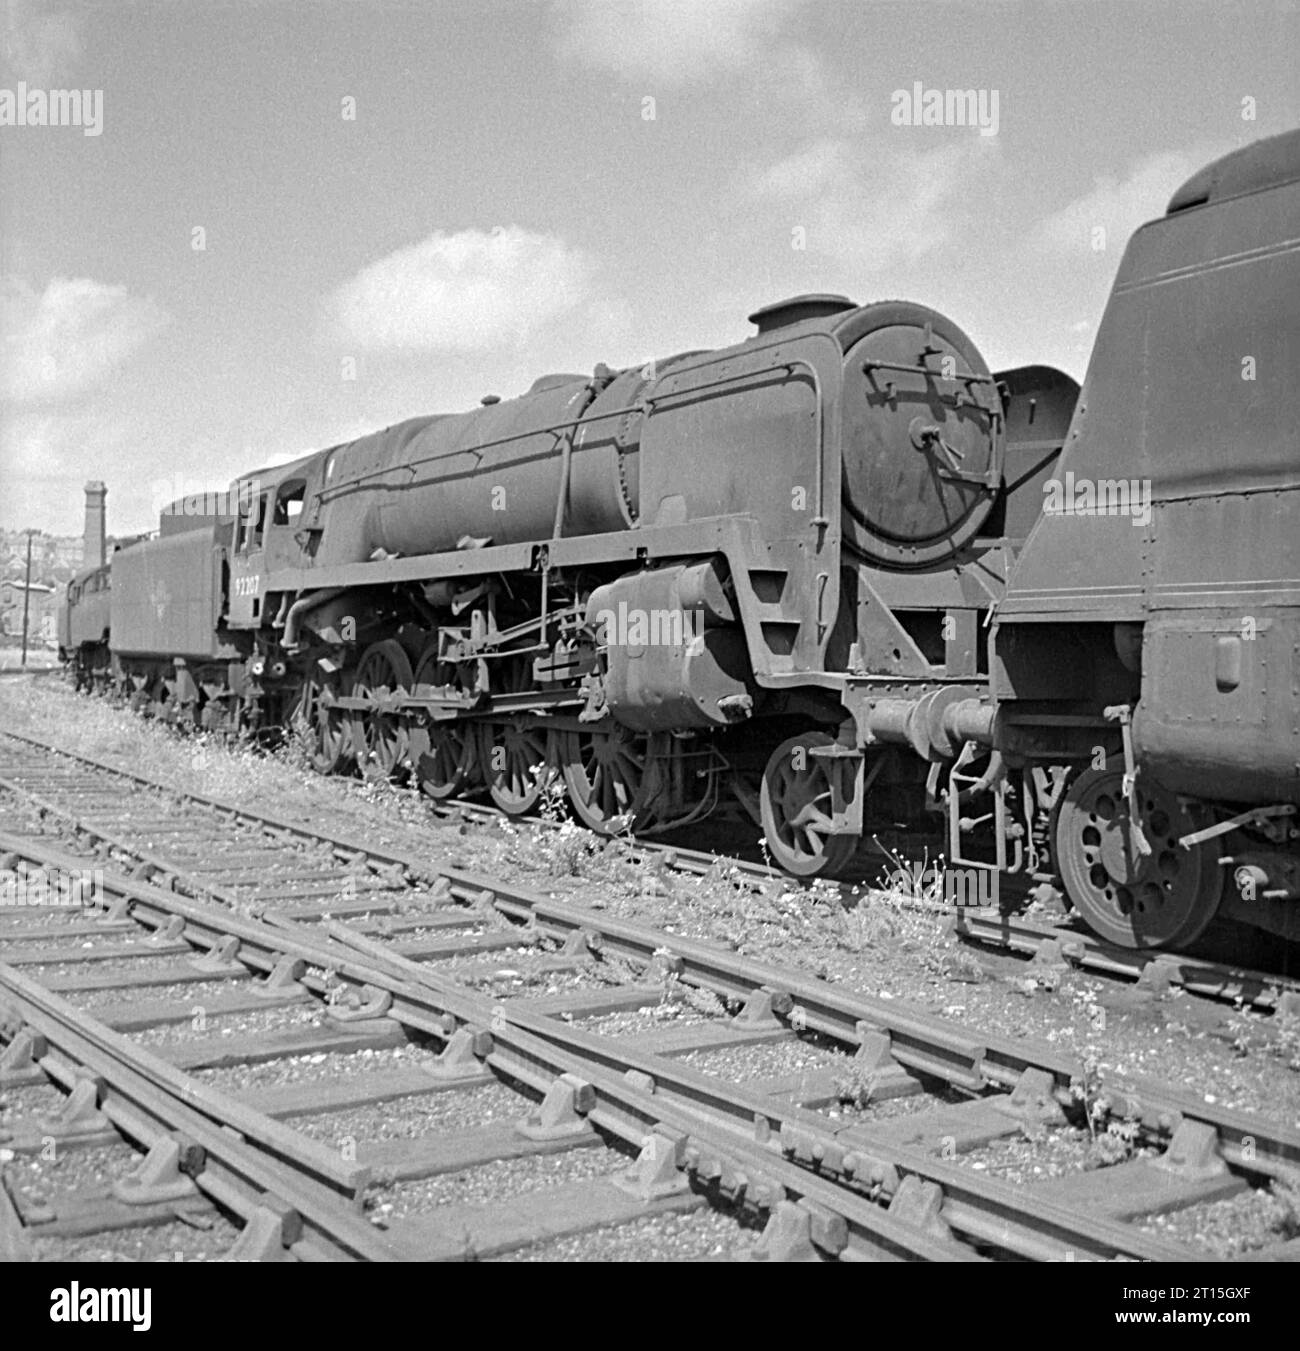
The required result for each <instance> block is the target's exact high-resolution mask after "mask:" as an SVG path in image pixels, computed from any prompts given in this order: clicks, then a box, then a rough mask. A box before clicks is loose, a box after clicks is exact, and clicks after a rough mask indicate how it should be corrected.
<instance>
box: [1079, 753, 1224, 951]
mask: <svg viewBox="0 0 1300 1351" xmlns="http://www.w3.org/2000/svg"><path fill="white" fill-rule="evenodd" d="M1137 796H1138V805H1139V809H1140V811H1141V813H1142V816H1141V820H1140V822H1139V825H1140V826H1141V829H1142V833H1143V835H1145V837H1146V840H1147V843H1148V844H1149V845H1150V846H1151V852H1150V853H1149V854H1142V853H1140V852H1139V851H1138V849H1137V847H1136V845H1135V843H1134V839H1133V833H1132V831H1131V830H1130V829H1129V805H1128V801H1127V799H1126V798H1125V796H1124V768H1123V764H1122V762H1120V761H1117V760H1111V761H1109V762H1107V764H1106V766H1105V768H1103V769H1088V770H1085V771H1084V772H1083V773H1081V774H1080V775H1079V776H1078V777H1077V778H1075V779H1074V781H1073V782H1072V783H1071V784H1070V786H1069V787H1068V788H1067V789H1066V792H1065V797H1064V798H1063V799H1062V801H1061V806H1060V810H1059V811H1058V813H1057V817H1056V837H1055V840H1054V844H1055V850H1056V864H1057V867H1058V868H1059V869H1060V872H1061V878H1062V880H1063V881H1064V883H1065V889H1066V892H1067V893H1068V894H1069V897H1070V900H1071V901H1072V902H1073V903H1074V906H1075V908H1076V909H1077V910H1078V911H1079V914H1080V916H1081V917H1082V918H1083V920H1084V921H1085V922H1086V923H1087V924H1088V926H1089V927H1090V928H1092V929H1094V930H1095V931H1096V932H1097V933H1099V934H1100V935H1101V936H1102V937H1103V938H1106V939H1109V941H1110V942H1112V943H1117V944H1119V945H1120V946H1121V947H1126V948H1172V949H1180V948H1186V947H1188V946H1190V945H1191V944H1192V943H1194V942H1195V941H1196V940H1197V939H1198V938H1199V937H1200V936H1201V934H1203V933H1204V932H1205V929H1206V927H1207V926H1208V925H1209V923H1210V921H1211V920H1212V919H1213V918H1214V914H1215V911H1216V910H1217V909H1218V908H1219V898H1220V895H1221V894H1222V891H1223V880H1224V871H1223V869H1222V868H1220V867H1219V862H1218V860H1219V851H1218V847H1217V844H1216V842H1215V841H1213V840H1210V841H1208V842H1207V843H1205V844H1202V845H1198V846H1196V847H1195V848H1192V849H1184V848H1183V847H1182V846H1181V845H1180V844H1179V843H1178V840H1179V837H1180V836H1182V835H1186V834H1189V833H1190V832H1191V831H1194V830H1197V829H1198V828H1200V827H1201V826H1202V825H1204V824H1205V823H1204V821H1203V820H1201V819H1200V817H1199V816H1197V815H1193V814H1192V813H1191V812H1189V811H1188V809H1187V808H1186V807H1185V806H1184V805H1183V804H1182V803H1180V802H1179V800H1178V798H1177V797H1176V796H1175V795H1174V794H1173V793H1171V792H1169V791H1167V790H1166V789H1164V788H1162V787H1161V786H1160V785H1159V784H1157V783H1154V782H1153V781H1151V780H1149V779H1148V780H1147V781H1145V782H1144V781H1143V778H1142V776H1141V775H1140V774H1139V776H1138V781H1137Z"/></svg>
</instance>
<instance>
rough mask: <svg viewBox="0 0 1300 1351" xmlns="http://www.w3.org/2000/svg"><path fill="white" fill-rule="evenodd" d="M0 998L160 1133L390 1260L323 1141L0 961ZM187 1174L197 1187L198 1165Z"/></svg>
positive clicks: (339, 1238) (355, 1186)
mask: <svg viewBox="0 0 1300 1351" xmlns="http://www.w3.org/2000/svg"><path fill="white" fill-rule="evenodd" d="M0 999H2V1000H3V1002H4V1004H6V1005H8V1006H9V1007H10V1009H12V1010H13V1012H12V1013H11V1014H10V1015H9V1017H8V1020H7V1021H8V1025H9V1027H10V1029H13V1027H14V1023H15V1016H16V1018H17V1020H19V1021H21V1023H22V1024H23V1025H25V1026H27V1027H31V1028H32V1029H33V1030H35V1031H36V1032H37V1033H39V1034H40V1035H41V1036H42V1037H43V1038H44V1039H45V1040H46V1042H47V1043H48V1044H49V1045H51V1046H55V1047H57V1048H59V1049H60V1050H61V1051H62V1052H63V1053H64V1054H65V1055H66V1056H67V1057H68V1058H69V1059H71V1060H72V1061H73V1062H74V1063H75V1064H76V1065H79V1066H82V1067H83V1068H84V1069H85V1070H87V1071H89V1073H90V1074H91V1075H92V1076H94V1077H95V1078H98V1079H100V1080H102V1081H103V1083H104V1084H105V1085H109V1086H111V1087H112V1089H113V1091H114V1092H116V1093H117V1094H120V1095H121V1096H122V1097H123V1098H124V1099H126V1100H127V1101H128V1102H130V1103H133V1104H135V1105H136V1106H137V1107H138V1108H140V1109H142V1110H143V1111H145V1112H146V1113H148V1114H149V1115H151V1116H153V1117H154V1118H155V1119H158V1120H160V1121H164V1122H166V1124H167V1129H168V1131H169V1132H171V1133H174V1134H176V1135H178V1136H183V1137H185V1138H187V1139H188V1140H191V1141H193V1142H194V1143H195V1144H197V1145H199V1146H200V1147H201V1148H202V1149H203V1150H204V1152H205V1155H206V1156H207V1157H209V1158H212V1159H216V1160H219V1161H220V1162H221V1163H222V1164H223V1165H224V1167H225V1169H226V1170H227V1171H228V1172H229V1174H230V1175H231V1176H232V1177H234V1178H235V1179H238V1180H239V1181H240V1182H242V1183H243V1184H244V1185H245V1186H246V1187H248V1188H252V1189H253V1190H254V1191H255V1192H260V1193H264V1194H266V1195H270V1196H276V1197H279V1198H281V1199H282V1200H283V1201H284V1202H286V1203H287V1204H288V1205H290V1206H292V1207H293V1209H294V1210H295V1211H296V1212H297V1213H298V1214H299V1215H300V1216H301V1218H302V1220H303V1222H304V1223H305V1224H307V1225H310V1226H311V1227H312V1229H313V1230H314V1231H315V1232H316V1233H317V1234H319V1235H320V1237H322V1238H324V1239H325V1240H326V1241H327V1242H328V1243H330V1244H331V1245H334V1246H337V1247H339V1248H342V1249H344V1250H345V1251H347V1252H348V1253H350V1254H352V1255H353V1256H355V1257H357V1258H361V1259H364V1260H369V1261H386V1260H392V1257H393V1253H392V1250H391V1248H389V1247H388V1246H387V1245H385V1244H384V1243H383V1242H382V1240H381V1238H380V1236H379V1235H378V1234H377V1233H376V1231H375V1229H374V1226H373V1225H371V1224H370V1223H369V1221H367V1220H366V1219H364V1218H363V1217H362V1215H361V1213H360V1208H359V1197H360V1192H361V1190H362V1189H363V1188H364V1186H365V1183H366V1181H367V1178H368V1173H367V1172H366V1170H364V1169H357V1168H351V1169H344V1168H343V1167H342V1166H341V1165H340V1164H338V1163H337V1162H336V1161H335V1160H334V1159H333V1158H331V1157H330V1154H329V1151H328V1150H325V1149H323V1148H320V1147H318V1146H314V1145H312V1144H311V1143H310V1142H305V1141H303V1140H302V1139H301V1138H299V1137H296V1136H295V1135H294V1133H293V1132H292V1131H290V1130H288V1128H287V1127H284V1126H281V1125H280V1124H279V1123H278V1122H274V1121H271V1120H270V1119H269V1118H260V1114H258V1113H255V1112H253V1111H252V1110H251V1109H247V1108H244V1107H243V1106H242V1105H241V1104H238V1103H235V1102H234V1101H233V1100H231V1099H227V1098H225V1097H224V1096H223V1095H221V1094H217V1093H214V1092H213V1090H211V1089H209V1088H208V1087H207V1086H206V1085H203V1084H200V1083H198V1082H197V1081H196V1080H193V1079H192V1078H191V1077H190V1076H188V1075H185V1074H182V1073H181V1072H179V1071H177V1070H175V1069H174V1068H173V1067H172V1066H170V1065H168V1064H167V1062H165V1061H163V1060H161V1059H160V1058H159V1057H158V1056H156V1055H154V1054H153V1053H152V1052H151V1051H148V1050H147V1049H145V1048H144V1047H141V1046H137V1045H136V1044H134V1043H133V1042H131V1041H129V1040H127V1039H126V1038H125V1037H122V1036H120V1035H118V1034H117V1033H115V1032H113V1031H111V1030H110V1029H109V1028H107V1027H105V1026H104V1025H103V1024H102V1023H99V1022H98V1021H97V1020H96V1019H94V1018H93V1017H91V1016H90V1015H89V1014H87V1013H86V1012H85V1011H84V1010H81V1009H78V1008H76V1007H75V1006H74V1005H72V1004H69V1003H68V1002H67V1001H66V1000H63V999H60V998H59V996H57V995H55V994H53V993H51V992H50V991H49V990H46V989H44V988H43V987H42V986H40V985H39V984H38V983H37V982H36V981H33V980H32V979H31V978H30V977H27V976H24V975H22V974H21V973H20V972H19V971H17V970H15V969H14V968H13V967H11V966H9V965H7V964H4V963H0ZM11 1039H12V1038H11ZM259 1118H260V1119H259ZM232 1131H236V1132H238V1134H235V1135H232V1134H231V1132H232ZM286 1165H288V1166H287V1167H286ZM195 1181H196V1184H197V1185H198V1186H199V1187H200V1188H203V1174H202V1172H199V1173H198V1174H197V1176H196V1177H195Z"/></svg>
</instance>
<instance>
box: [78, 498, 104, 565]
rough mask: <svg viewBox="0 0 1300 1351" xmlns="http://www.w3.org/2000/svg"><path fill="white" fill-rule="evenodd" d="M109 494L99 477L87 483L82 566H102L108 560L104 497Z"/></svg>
mask: <svg viewBox="0 0 1300 1351" xmlns="http://www.w3.org/2000/svg"><path fill="white" fill-rule="evenodd" d="M107 496H108V489H107V488H106V487H105V486H104V485H103V484H102V483H101V482H100V481H99V480H98V479H93V480H92V481H91V482H90V483H87V484H86V531H85V535H84V536H83V541H82V554H81V565H82V567H86V568H102V567H103V566H104V563H105V561H106V559H105V547H106V542H105V538H104V499H105V498H106V497H107Z"/></svg>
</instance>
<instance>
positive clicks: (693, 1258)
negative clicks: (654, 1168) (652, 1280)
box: [491, 1209, 759, 1262]
mask: <svg viewBox="0 0 1300 1351" xmlns="http://www.w3.org/2000/svg"><path fill="white" fill-rule="evenodd" d="M758 1237H759V1230H758V1229H757V1228H755V1227H753V1226H752V1225H749V1226H746V1225H744V1224H742V1223H740V1222H739V1221H738V1220H737V1219H736V1218H734V1217H733V1216H732V1215H730V1214H728V1213H726V1212H724V1211H718V1210H707V1209H701V1210H696V1211H692V1212H691V1213H690V1214H685V1215H683V1214H673V1213H671V1212H669V1213H667V1214H664V1215H651V1216H648V1217H647V1218H646V1219H643V1220H634V1221H633V1222H632V1223H630V1224H623V1225H618V1226H617V1227H607V1228H604V1229H593V1230H592V1231H591V1232H590V1233H587V1234H575V1235H573V1236H572V1237H570V1238H560V1239H553V1240H552V1241H551V1242H549V1243H538V1244H534V1245H533V1246H532V1247H531V1248H524V1249H521V1250H520V1251H519V1252H515V1253H507V1254H506V1255H505V1256H503V1257H498V1258H493V1259H491V1260H493V1261H498V1262H705V1261H709V1260H714V1261H725V1260H729V1259H732V1258H735V1257H742V1256H744V1255H745V1254H746V1253H747V1252H748V1250H749V1249H750V1248H751V1247H752V1246H753V1244H754V1242H755V1241H756V1240H757V1238H758Z"/></svg>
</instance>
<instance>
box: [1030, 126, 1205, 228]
mask: <svg viewBox="0 0 1300 1351" xmlns="http://www.w3.org/2000/svg"><path fill="white" fill-rule="evenodd" d="M1221 153H1223V148H1222V147H1215V146H1204V145H1202V146H1199V147H1194V148H1193V149H1191V150H1184V151H1168V152H1164V153H1161V154H1156V155H1149V156H1148V157H1147V158H1145V159H1142V160H1139V161H1138V162H1137V163H1136V164H1134V165H1133V167H1132V168H1131V169H1130V170H1129V171H1128V173H1127V174H1126V175H1125V176H1124V177H1123V178H1114V177H1105V178H1098V179H1096V180H1095V181H1094V184H1093V188H1092V191H1091V192H1086V193H1084V194H1083V196H1081V197H1076V198H1075V199H1074V201H1072V202H1069V203H1068V204H1067V205H1065V206H1063V207H1061V209H1060V210H1059V211H1054V212H1052V214H1051V215H1050V216H1047V217H1046V218H1045V219H1044V220H1042V221H1040V222H1039V224H1038V226H1037V228H1036V230H1035V231H1034V241H1035V243H1036V244H1038V246H1039V247H1040V248H1045V249H1048V250H1054V251H1058V252H1061V253H1076V252H1082V251H1085V250H1089V249H1092V248H1093V247H1094V244H1093V238H1094V235H1093V231H1094V230H1096V229H1097V228H1098V227H1100V228H1101V229H1104V230H1105V232H1106V234H1105V242H1106V247H1107V249H1108V250H1109V249H1112V248H1114V247H1116V246H1118V245H1122V244H1123V243H1124V242H1125V241H1126V240H1127V239H1128V237H1129V236H1130V235H1131V234H1132V233H1133V231H1134V230H1136V229H1137V228H1138V226H1139V225H1144V224H1145V223H1146V222H1147V221H1149V220H1154V219H1155V218H1156V217H1157V216H1161V215H1163V214H1164V210H1165V207H1166V206H1167V205H1168V204H1169V199H1170V197H1172V196H1173V194H1174V190H1175V189H1176V188H1178V187H1179V186H1180V185H1181V184H1182V183H1183V182H1184V181H1185V180H1186V179H1188V178H1190V177H1191V176H1192V174H1193V173H1195V172H1196V170H1197V169H1199V168H1200V167H1201V166H1202V165H1204V164H1206V163H1208V162H1209V161H1210V160H1212V159H1214V158H1216V157H1217V156H1218V155H1219V154H1221Z"/></svg>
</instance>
